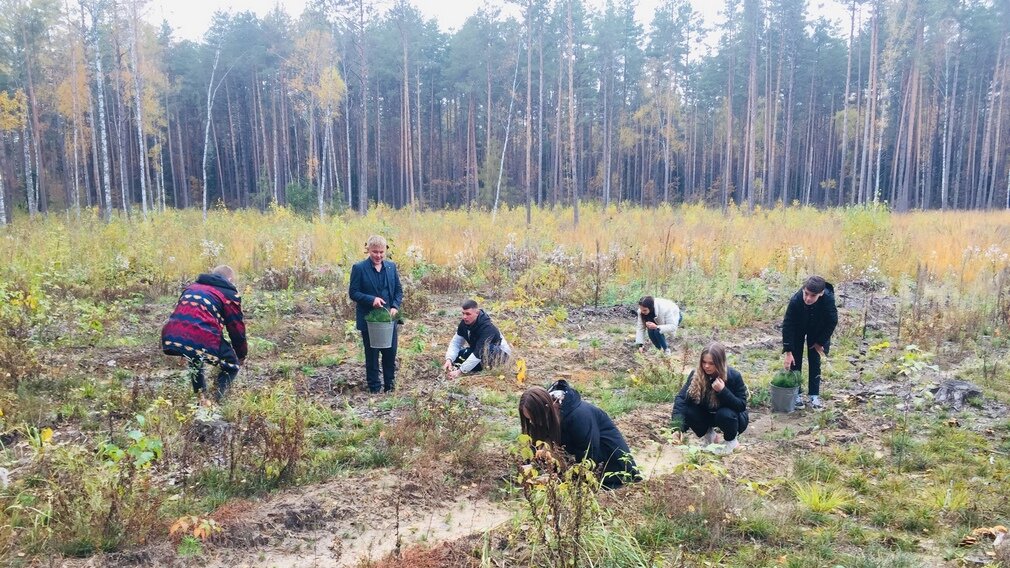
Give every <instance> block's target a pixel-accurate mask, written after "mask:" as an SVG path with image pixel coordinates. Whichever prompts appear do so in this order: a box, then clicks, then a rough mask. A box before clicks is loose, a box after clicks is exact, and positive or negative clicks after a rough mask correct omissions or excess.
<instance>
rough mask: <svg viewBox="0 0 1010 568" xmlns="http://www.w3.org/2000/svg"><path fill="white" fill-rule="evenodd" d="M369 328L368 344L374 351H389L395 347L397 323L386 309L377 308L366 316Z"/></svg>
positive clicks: (366, 323)
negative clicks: (394, 336)
mask: <svg viewBox="0 0 1010 568" xmlns="http://www.w3.org/2000/svg"><path fill="white" fill-rule="evenodd" d="M365 325H366V326H368V344H369V345H371V346H372V349H389V348H390V347H392V346H393V331H394V330H395V329H396V321H395V320H393V317H392V316H391V315H390V314H389V310H387V309H386V308H375V309H374V310H372V311H370V312H368V315H366V316H365Z"/></svg>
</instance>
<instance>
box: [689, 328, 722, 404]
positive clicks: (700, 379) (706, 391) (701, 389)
mask: <svg viewBox="0 0 1010 568" xmlns="http://www.w3.org/2000/svg"><path fill="white" fill-rule="evenodd" d="M705 355H710V356H711V357H712V362H713V363H714V364H715V376H714V377H710V376H708V375H706V374H705V371H704V370H703V369H702V365H701V364H702V361H704V360H705ZM717 377H722V380H723V382H726V381H728V380H729V371H728V367H727V365H726V348H725V347H724V346H723V344H722V343H719V342H718V341H713V342H712V343H709V344H708V345H706V346H705V348H704V349H702V350H701V355H700V356H699V357H698V368H697V369H695V371H694V377H692V378H691V384H690V385H689V386H688V387H687V396H688V397H690V398H691V400H693V401H694V402H695V404H701V401H702V399H705V401H706V402H707V403H708V407H709V408H718V407H719V398H718V396H716V392H715V389H713V388H712V382H711V381H710V380H709V379H712V380H715V379H716V378H717Z"/></svg>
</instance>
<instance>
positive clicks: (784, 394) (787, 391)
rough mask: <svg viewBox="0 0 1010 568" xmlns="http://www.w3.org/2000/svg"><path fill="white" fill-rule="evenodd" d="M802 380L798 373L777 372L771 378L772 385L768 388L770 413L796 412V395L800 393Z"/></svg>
mask: <svg viewBox="0 0 1010 568" xmlns="http://www.w3.org/2000/svg"><path fill="white" fill-rule="evenodd" d="M802 380H803V377H802V376H801V375H800V372H799V371H779V372H778V373H776V374H775V376H774V377H772V383H771V385H770V386H769V387H768V390H769V392H770V393H771V404H772V412H786V413H788V412H792V411H794V410H796V395H797V394H799V392H800V383H801V382H802Z"/></svg>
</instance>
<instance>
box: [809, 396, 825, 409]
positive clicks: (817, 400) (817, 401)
mask: <svg viewBox="0 0 1010 568" xmlns="http://www.w3.org/2000/svg"><path fill="white" fill-rule="evenodd" d="M810 408H813V409H814V410H824V403H823V402H822V401H821V397H819V396H817V395H810Z"/></svg>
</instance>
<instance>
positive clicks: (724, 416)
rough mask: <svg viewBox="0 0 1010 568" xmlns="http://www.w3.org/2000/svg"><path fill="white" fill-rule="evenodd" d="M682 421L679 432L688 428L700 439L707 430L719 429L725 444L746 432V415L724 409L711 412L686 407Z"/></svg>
mask: <svg viewBox="0 0 1010 568" xmlns="http://www.w3.org/2000/svg"><path fill="white" fill-rule="evenodd" d="M683 419H684V423H683V425H682V426H681V427H680V431H681V432H686V431H687V429H688V428H690V429H691V431H692V432H694V433H695V434H697V435H698V436H699V437H701V436H704V435H705V433H706V432H708V429H709V428H719V429H720V430H722V435H723V437H724V438H726V441H727V442H728V441H730V440H733V439H735V438H736V436H737V434H740V433H741V432H743V431H744V430H746V429H747V422H748V420H747V415H746V414H744V413H741V412H737V411H735V410H733V409H732V408H725V407H723V408H720V409H718V410H716V411H715V412H712V411H709V410H707V409H705V408H702V407H700V406H688V407H687V408H685V409H684V414H683Z"/></svg>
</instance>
